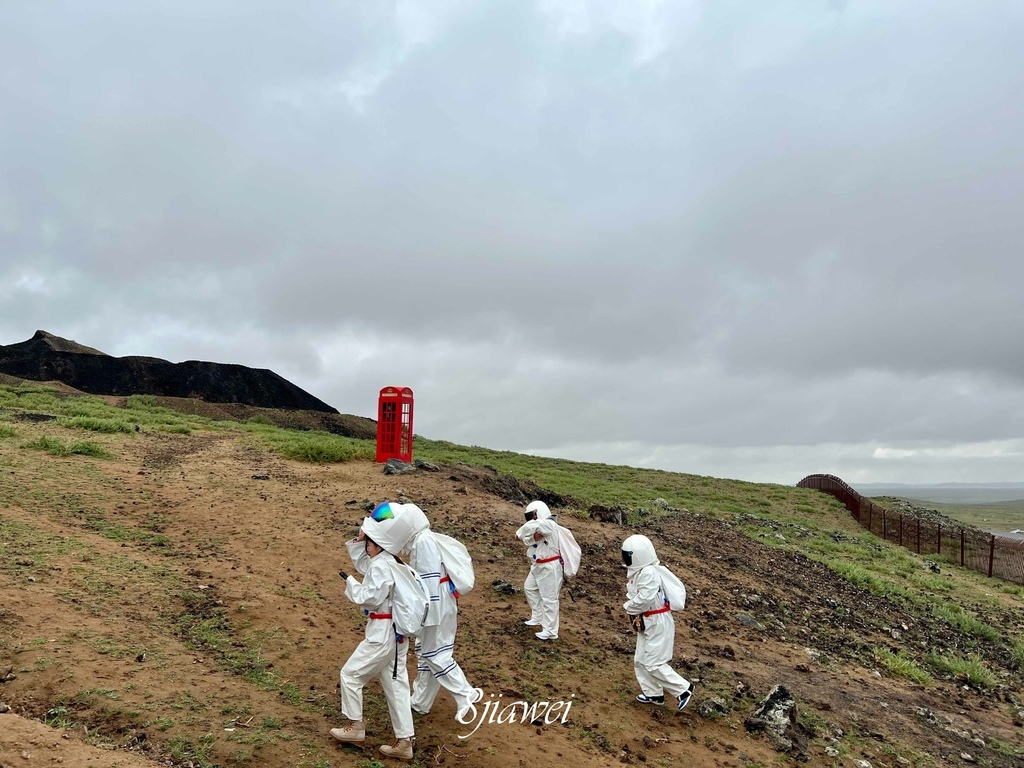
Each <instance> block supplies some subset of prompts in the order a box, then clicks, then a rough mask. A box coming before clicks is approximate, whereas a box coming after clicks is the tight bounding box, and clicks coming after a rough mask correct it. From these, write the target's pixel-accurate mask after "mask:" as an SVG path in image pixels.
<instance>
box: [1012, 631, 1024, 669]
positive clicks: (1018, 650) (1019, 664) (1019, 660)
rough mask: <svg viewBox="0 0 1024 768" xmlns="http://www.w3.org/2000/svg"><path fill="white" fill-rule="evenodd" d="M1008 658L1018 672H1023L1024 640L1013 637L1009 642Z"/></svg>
mask: <svg viewBox="0 0 1024 768" xmlns="http://www.w3.org/2000/svg"><path fill="white" fill-rule="evenodd" d="M1010 658H1011V659H1012V661H1013V666H1014V668H1015V669H1016V670H1017V671H1018V672H1024V638H1020V637H1015V638H1013V639H1012V640H1011V641H1010Z"/></svg>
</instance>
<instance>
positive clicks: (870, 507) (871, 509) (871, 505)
mask: <svg viewBox="0 0 1024 768" xmlns="http://www.w3.org/2000/svg"><path fill="white" fill-rule="evenodd" d="M874 511H875V505H874V504H873V503H872V502H870V501H869V502H868V530H869V531H870V530H871V513H872V512H874Z"/></svg>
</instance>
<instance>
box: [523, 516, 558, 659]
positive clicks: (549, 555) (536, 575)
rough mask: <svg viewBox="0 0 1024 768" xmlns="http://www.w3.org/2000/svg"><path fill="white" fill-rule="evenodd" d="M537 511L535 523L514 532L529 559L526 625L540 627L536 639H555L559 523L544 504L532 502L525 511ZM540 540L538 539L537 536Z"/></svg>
mask: <svg viewBox="0 0 1024 768" xmlns="http://www.w3.org/2000/svg"><path fill="white" fill-rule="evenodd" d="M534 511H536V513H537V517H536V519H534V520H527V522H526V524H525V525H523V526H521V527H520V528H519V530H518V531H516V538H517V539H519V540H520V541H522V542H523V544H525V545H526V554H527V556H528V557H529V558H530V573H529V575H528V576H527V577H526V583H525V584H524V585H523V591H524V592H526V602H527V603H529V605H530V618H529V619H528V620H527V621H526V624H527V626H531V627H535V626H538V625H540V627H541V631H540V632H538V633H537V637H539V638H541V639H542V640H556V639H557V638H558V607H559V606H558V593H559V590H561V589H562V579H563V575H562V558H561V552H560V551H559V548H558V524H557V522H556V521H555V520H554V518H552V516H551V510H550V509H548V505H547V504H545V503H544V502H543V501H534V502H531V503H530V504H529V506H527V507H526V512H527V513H530V512H534ZM538 533H539V534H540V536H541V538H540V539H537V537H536V534H538Z"/></svg>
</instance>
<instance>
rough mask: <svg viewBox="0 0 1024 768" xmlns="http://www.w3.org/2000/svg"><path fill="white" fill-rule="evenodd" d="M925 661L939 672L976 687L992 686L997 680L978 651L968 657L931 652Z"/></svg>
mask: <svg viewBox="0 0 1024 768" xmlns="http://www.w3.org/2000/svg"><path fill="white" fill-rule="evenodd" d="M925 661H926V662H927V664H928V665H929V666H930V667H932V668H933V669H935V670H936V671H937V672H938V673H939V674H942V675H948V676H949V677H952V678H953V679H954V680H959V681H963V682H966V683H968V684H970V685H972V686H974V687H975V688H991V687H993V686H994V685H995V684H996V682H997V680H996V676H995V675H994V674H993V673H992V671H991V670H990V669H988V667H986V666H985V663H984V661H983V660H982V658H981V656H979V655H978V654H976V653H972V654H971V655H970V656H968V657H967V658H966V659H962V658H960V657H959V656H954V655H952V654H939V653H931V654H929V655H928V657H927V658H926V659H925Z"/></svg>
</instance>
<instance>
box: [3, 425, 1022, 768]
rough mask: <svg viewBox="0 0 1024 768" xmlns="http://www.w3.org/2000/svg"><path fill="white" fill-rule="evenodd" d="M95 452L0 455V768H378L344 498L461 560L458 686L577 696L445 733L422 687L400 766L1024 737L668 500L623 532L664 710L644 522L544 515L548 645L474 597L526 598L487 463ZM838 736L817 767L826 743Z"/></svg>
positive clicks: (933, 760)
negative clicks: (879, 664)
mask: <svg viewBox="0 0 1024 768" xmlns="http://www.w3.org/2000/svg"><path fill="white" fill-rule="evenodd" d="M48 429H56V427H54V426H52V425H50V424H27V425H25V426H21V425H19V430H25V431H26V433H30V431H31V430H35V431H36V432H38V433H39V434H45V433H46V430H48ZM31 434H34V432H31ZM113 445H114V446H115V447H116V449H117V450H118V454H117V456H116V457H115V459H114V460H112V461H109V460H108V461H103V460H96V459H90V458H84V457H69V458H53V457H50V456H47V455H45V454H37V453H35V452H27V451H24V450H21V449H17V448H15V447H13V446H11V445H10V444H8V445H7V446H6V447H5V445H4V444H3V443H0V524H2V525H3V526H4V527H3V528H0V681H2V682H0V711H3V710H6V709H9V711H6V712H5V713H3V714H0V764H2V765H3V766H29V767H30V768H32V767H35V766H97V767H99V766H102V767H104V768H106V767H107V766H110V767H111V768H112V767H113V766H126V767H130V768H137V767H140V766H154V765H178V766H186V765H189V764H191V765H193V766H194V767H196V768H198V766H202V765H219V766H234V765H244V766H268V767H270V766H273V767H274V768H277V767H278V766H295V767H296V768H327V766H351V765H363V766H371V765H373V763H372V761H374V760H378V759H382V758H380V756H379V754H378V753H377V746H378V745H380V744H383V743H388V742H389V741H390V739H391V730H390V725H389V723H388V720H387V710H386V707H385V705H384V703H383V698H382V696H381V695H380V692H379V687H378V686H377V684H376V683H374V684H372V685H371V686H370V688H369V689H368V694H367V716H368V739H367V743H366V746H365V747H362V748H356V747H340V746H337V745H335V744H334V743H333V742H332V741H331V740H330V738H329V737H328V730H329V729H330V728H331V727H333V726H335V725H340V724H342V718H341V715H340V712H339V708H338V705H339V702H338V695H337V678H338V670H339V667H340V666H341V664H343V663H344V661H345V659H346V658H347V657H348V656H349V654H350V653H351V651H352V650H353V648H354V647H355V646H356V644H357V643H358V641H359V640H360V638H361V636H362V632H363V626H364V624H363V622H364V619H363V618H362V615H361V612H360V611H359V610H357V609H356V608H355V607H354V606H352V605H351V604H349V603H348V602H347V601H346V600H345V598H344V595H343V590H342V583H341V580H340V579H339V578H338V576H337V572H338V570H339V569H343V568H344V569H350V563H349V562H348V560H347V556H346V554H345V550H344V546H343V543H344V541H345V540H346V539H347V538H348V537H349V536H351V535H352V534H353V533H354V532H355V531H356V529H357V527H358V524H359V521H360V520H361V518H362V517H363V515H364V514H365V512H364V508H365V506H366V505H367V504H371V503H373V502H376V501H380V500H382V499H389V498H390V499H394V498H400V497H401V498H407V499H409V500H412V501H415V502H416V503H418V504H419V505H420V506H421V507H423V509H424V510H426V511H427V513H428V515H429V516H430V518H431V520H432V523H433V527H434V529H436V530H438V531H441V532H445V533H449V534H452V535H454V536H456V537H458V538H460V539H461V540H462V541H464V542H465V543H466V545H467V546H468V547H469V549H470V551H471V552H472V553H473V555H474V559H475V562H476V566H477V587H476V589H475V590H474V591H473V592H472V593H470V594H469V595H467V596H465V597H464V598H463V599H462V601H461V619H460V622H461V623H460V633H459V638H458V645H457V647H456V658H457V659H458V660H459V661H460V662H461V664H462V666H463V668H464V669H465V670H466V673H467V676H468V677H469V679H470V682H471V683H472V684H473V685H475V686H478V687H481V688H482V689H483V690H484V692H485V696H486V697H487V700H492V697H493V699H496V698H498V697H499V696H500V697H501V699H502V701H503V702H509V703H510V702H512V701H516V700H520V699H529V700H531V701H536V700H539V699H544V700H550V701H563V700H564V701H571V702H572V705H571V708H570V711H569V714H568V715H567V716H566V718H565V722H564V723H563V722H561V719H558V721H556V722H553V723H550V724H544V723H541V724H530V723H526V724H518V723H516V724H509V723H504V724H499V723H487V724H484V725H482V726H481V727H480V728H479V729H478V730H476V732H475V733H474V734H473V735H472V736H470V737H469V738H466V739H463V738H460V736H461V735H465V734H467V733H469V732H470V730H472V727H473V725H475V724H473V725H471V726H465V725H461V724H459V723H457V722H456V721H455V719H454V714H455V709H454V704H453V702H452V700H451V698H450V697H449V696H448V695H447V694H446V693H445V692H443V691H442V693H441V694H440V696H439V697H438V701H437V704H436V705H435V707H434V710H433V711H432V712H431V713H430V714H429V715H427V716H424V717H417V719H416V728H417V758H416V764H418V765H420V766H438V765H443V766H466V767H467V768H468V767H477V766H479V767H481V768H498V767H499V766H500V767H501V768H508V766H511V765H514V766H522V767H523V768H526V767H530V768H532V767H533V766H538V765H549V764H562V765H569V766H612V765H620V764H623V763H632V764H649V765H662V766H693V767H694V768H704V767H705V766H707V767H710V766H736V767H748V766H749V767H750V768H753V767H754V766H769V765H777V764H780V763H789V762H795V761H799V762H804V763H806V764H807V765H810V766H840V765H841V766H852V765H854V761H855V760H866V761H868V762H869V763H870V764H871V766H873V768H878V766H890V767H894V766H899V765H907V766H909V765H917V766H940V765H965V764H973V763H976V764H979V765H986V766H997V767H998V768H1011V766H1014V765H1015V763H1014V759H1013V758H1011V757H1008V756H1006V755H1004V754H1002V753H1000V752H999V751H998V750H996V749H993V748H991V747H990V746H985V745H986V744H991V743H993V739H997V740H999V741H1002V742H1006V743H1009V744H1016V745H1020V744H1021V728H1019V727H1018V726H1016V725H1015V724H1014V722H1013V719H1014V715H1013V708H1012V707H1011V706H1010V704H1009V703H1008V702H1009V701H1010V700H1011V699H1012V698H1013V697H1016V696H1019V695H1020V692H1019V688H1018V686H1017V682H1016V681H1014V680H1013V679H1006V680H1004V681H1003V684H1002V685H1001V686H1000V687H999V688H998V689H997V690H996V691H995V692H988V693H981V692H978V691H976V690H973V689H969V688H967V687H965V686H963V685H960V684H958V683H953V682H941V681H940V682H937V683H935V684H933V685H930V686H921V685H914V684H912V683H909V682H907V681H906V680H902V679H899V678H892V677H882V676H879V675H878V674H877V673H876V672H873V671H872V670H871V669H870V668H869V667H868V665H866V664H865V662H864V659H865V648H868V647H883V648H884V647H888V646H890V645H893V639H894V637H897V636H898V637H899V638H900V639H899V643H903V644H909V643H915V644H919V645H920V644H926V645H929V646H932V645H934V646H942V647H955V646H956V643H957V638H956V637H955V636H952V635H950V634H949V630H948V628H947V629H946V630H943V629H942V628H941V627H940V626H938V625H934V626H933V625H925V624H922V623H920V622H918V621H916V620H912V619H911V618H910V617H908V616H907V615H906V614H905V613H904V612H903V611H902V610H901V609H900V608H899V607H898V606H897V605H895V604H894V603H892V602H890V601H888V600H886V599H885V598H882V597H878V596H875V595H872V594H870V593H868V592H866V591H864V590H861V589H858V588H856V587H853V586H851V585H850V584H849V583H847V582H845V581H843V580H841V579H839V578H838V577H837V576H836V575H835V574H834V573H832V572H831V571H829V570H828V569H826V568H825V567H824V566H822V565H820V564H818V563H816V562H813V561H811V560H809V559H807V558H805V557H803V556H800V555H798V554H788V553H785V552H782V551H780V550H777V549H773V548H770V547H767V546H765V545H763V544H761V543H759V542H758V541H755V540H752V539H750V538H748V537H747V536H745V535H743V534H741V533H740V532H739V531H737V530H735V529H734V528H733V527H730V525H729V524H727V523H723V522H720V521H716V520H713V519H708V518H705V517H703V516H701V515H698V514H690V513H686V512H682V513H679V514H677V515H674V516H670V517H666V518H660V519H658V520H657V521H655V522H653V523H651V524H649V525H647V526H644V527H642V528H641V529H639V530H641V531H642V532H644V533H646V534H648V535H649V536H651V537H652V539H653V540H654V542H655V544H656V546H657V548H658V551H659V554H660V556H661V559H662V562H663V563H665V564H667V565H669V566H670V567H671V568H672V569H673V570H674V571H675V572H676V573H677V574H679V575H680V576H681V577H682V578H683V580H684V581H685V582H686V583H687V586H688V588H689V591H690V604H689V606H688V607H687V610H686V611H684V612H682V613H677V614H675V616H676V626H677V634H676V665H677V666H678V668H679V670H680V672H681V673H682V674H683V675H684V676H686V677H688V678H690V679H691V680H694V681H697V694H696V696H695V698H694V701H693V702H692V703H691V705H690V706H689V708H687V709H686V710H685V711H684V712H682V713H677V712H675V711H673V710H672V709H670V708H664V709H662V708H650V707H644V706H643V705H640V704H638V703H636V702H635V701H634V700H633V697H634V696H635V694H636V693H637V692H638V689H637V685H636V682H635V679H634V676H633V669H632V650H633V644H634V640H633V637H632V635H631V634H630V632H629V630H628V627H627V625H626V623H625V621H624V620H623V614H622V611H621V603H622V601H623V598H624V575H623V571H622V569H621V567H620V566H619V555H618V550H619V546H620V544H621V541H622V540H623V539H624V538H625V537H626V536H627V535H629V533H631V532H634V531H635V530H638V529H627V528H624V527H622V526H619V525H616V524H614V523H601V522H595V521H592V520H588V519H581V518H576V517H573V516H572V513H573V512H574V510H561V517H562V522H563V523H565V524H567V525H568V526H569V527H571V528H572V529H573V531H574V532H575V534H576V537H577V539H578V540H579V541H580V543H581V545H582V546H583V548H584V567H583V570H582V572H581V574H580V577H579V579H578V580H577V583H576V584H575V586H574V587H573V590H572V591H573V597H574V598H575V599H574V600H573V599H571V598H570V597H569V596H568V594H567V593H565V592H563V598H562V599H563V602H562V630H561V637H560V639H559V640H558V641H557V642H556V643H553V644H544V643H542V642H541V641H538V640H537V639H536V638H535V637H534V636H533V632H532V631H531V630H530V629H529V628H527V627H524V626H523V625H522V624H521V623H520V621H521V619H522V617H523V616H524V615H526V609H525V600H524V599H523V597H522V595H521V594H517V595H502V594H499V593H498V592H497V591H496V590H495V589H494V588H492V582H494V581H495V580H499V579H501V580H505V581H508V582H511V583H512V584H514V585H516V586H521V585H522V580H523V578H524V577H525V575H526V570H527V565H526V560H525V558H524V556H523V553H522V551H521V550H522V547H521V545H519V543H518V542H517V541H515V540H514V538H513V535H512V534H513V532H514V531H515V529H516V528H517V527H518V525H519V523H520V521H521V518H522V514H521V508H520V507H518V506H516V505H515V504H513V503H510V502H508V501H505V500H504V499H503V498H502V497H501V496H499V495H495V493H493V492H492V491H493V490H494V489H493V488H488V487H486V483H485V482H484V481H483V480H482V479H480V478H483V477H484V475H479V476H477V475H474V474H473V473H468V472H465V471H462V472H459V471H456V470H455V469H451V470H447V471H441V472H418V473H416V474H412V475H403V476H385V475H383V474H382V471H381V467H380V466H379V465H375V464H373V463H371V462H352V463H348V464H339V465H328V466H320V465H309V464H302V463H298V462H292V461H287V460H284V459H281V458H279V457H277V456H276V455H274V454H272V453H269V452H268V451H267V450H266V449H264V448H263V447H262V446H260V445H258V444H257V443H255V442H252V438H246V437H244V436H240V435H233V434H230V433H224V432H213V433H199V432H197V433H195V434H193V435H190V436H178V435H161V434H157V433H143V434H140V435H135V436H132V437H131V439H125V440H122V441H121V442H118V443H113ZM257 478H258V479H257ZM851 524H852V523H851ZM894 633H895V634H894ZM922 647H923V646H922ZM410 658H411V657H410ZM412 674H414V666H413V665H412V664H410V675H412ZM777 684H783V685H785V686H786V687H787V688H788V689H789V690H790V691H791V692H792V693H793V695H794V697H795V699H796V701H797V710H798V715H797V723H796V724H795V725H794V726H793V727H792V731H791V732H792V734H793V735H794V736H795V737H796V738H795V742H796V743H795V745H794V747H793V748H792V749H791V750H789V751H787V752H778V751H776V749H775V748H774V747H773V746H772V744H771V743H770V741H769V740H768V739H766V738H764V737H763V736H760V735H758V734H756V733H749V732H748V731H747V729H746V727H745V725H744V723H745V720H746V719H747V718H748V717H749V716H750V714H751V713H752V712H753V711H754V709H755V708H756V707H757V705H758V703H759V702H760V701H761V700H762V699H763V698H764V697H765V696H766V695H767V694H768V692H769V691H770V690H771V688H772V687H773V686H774V685H777ZM716 699H717V701H718V704H719V707H718V709H719V710H720V711H718V712H713V711H712V708H711V706H710V705H711V704H712V703H713V700H716ZM44 722H45V723H49V724H44ZM978 740H980V742H981V743H980V745H979V743H978ZM833 743H834V744H837V745H840V746H841V747H842V748H841V750H839V754H837V755H830V754H828V752H827V751H826V749H827V747H829V745H831V744H833ZM964 756H966V757H964ZM385 762H387V761H385Z"/></svg>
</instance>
